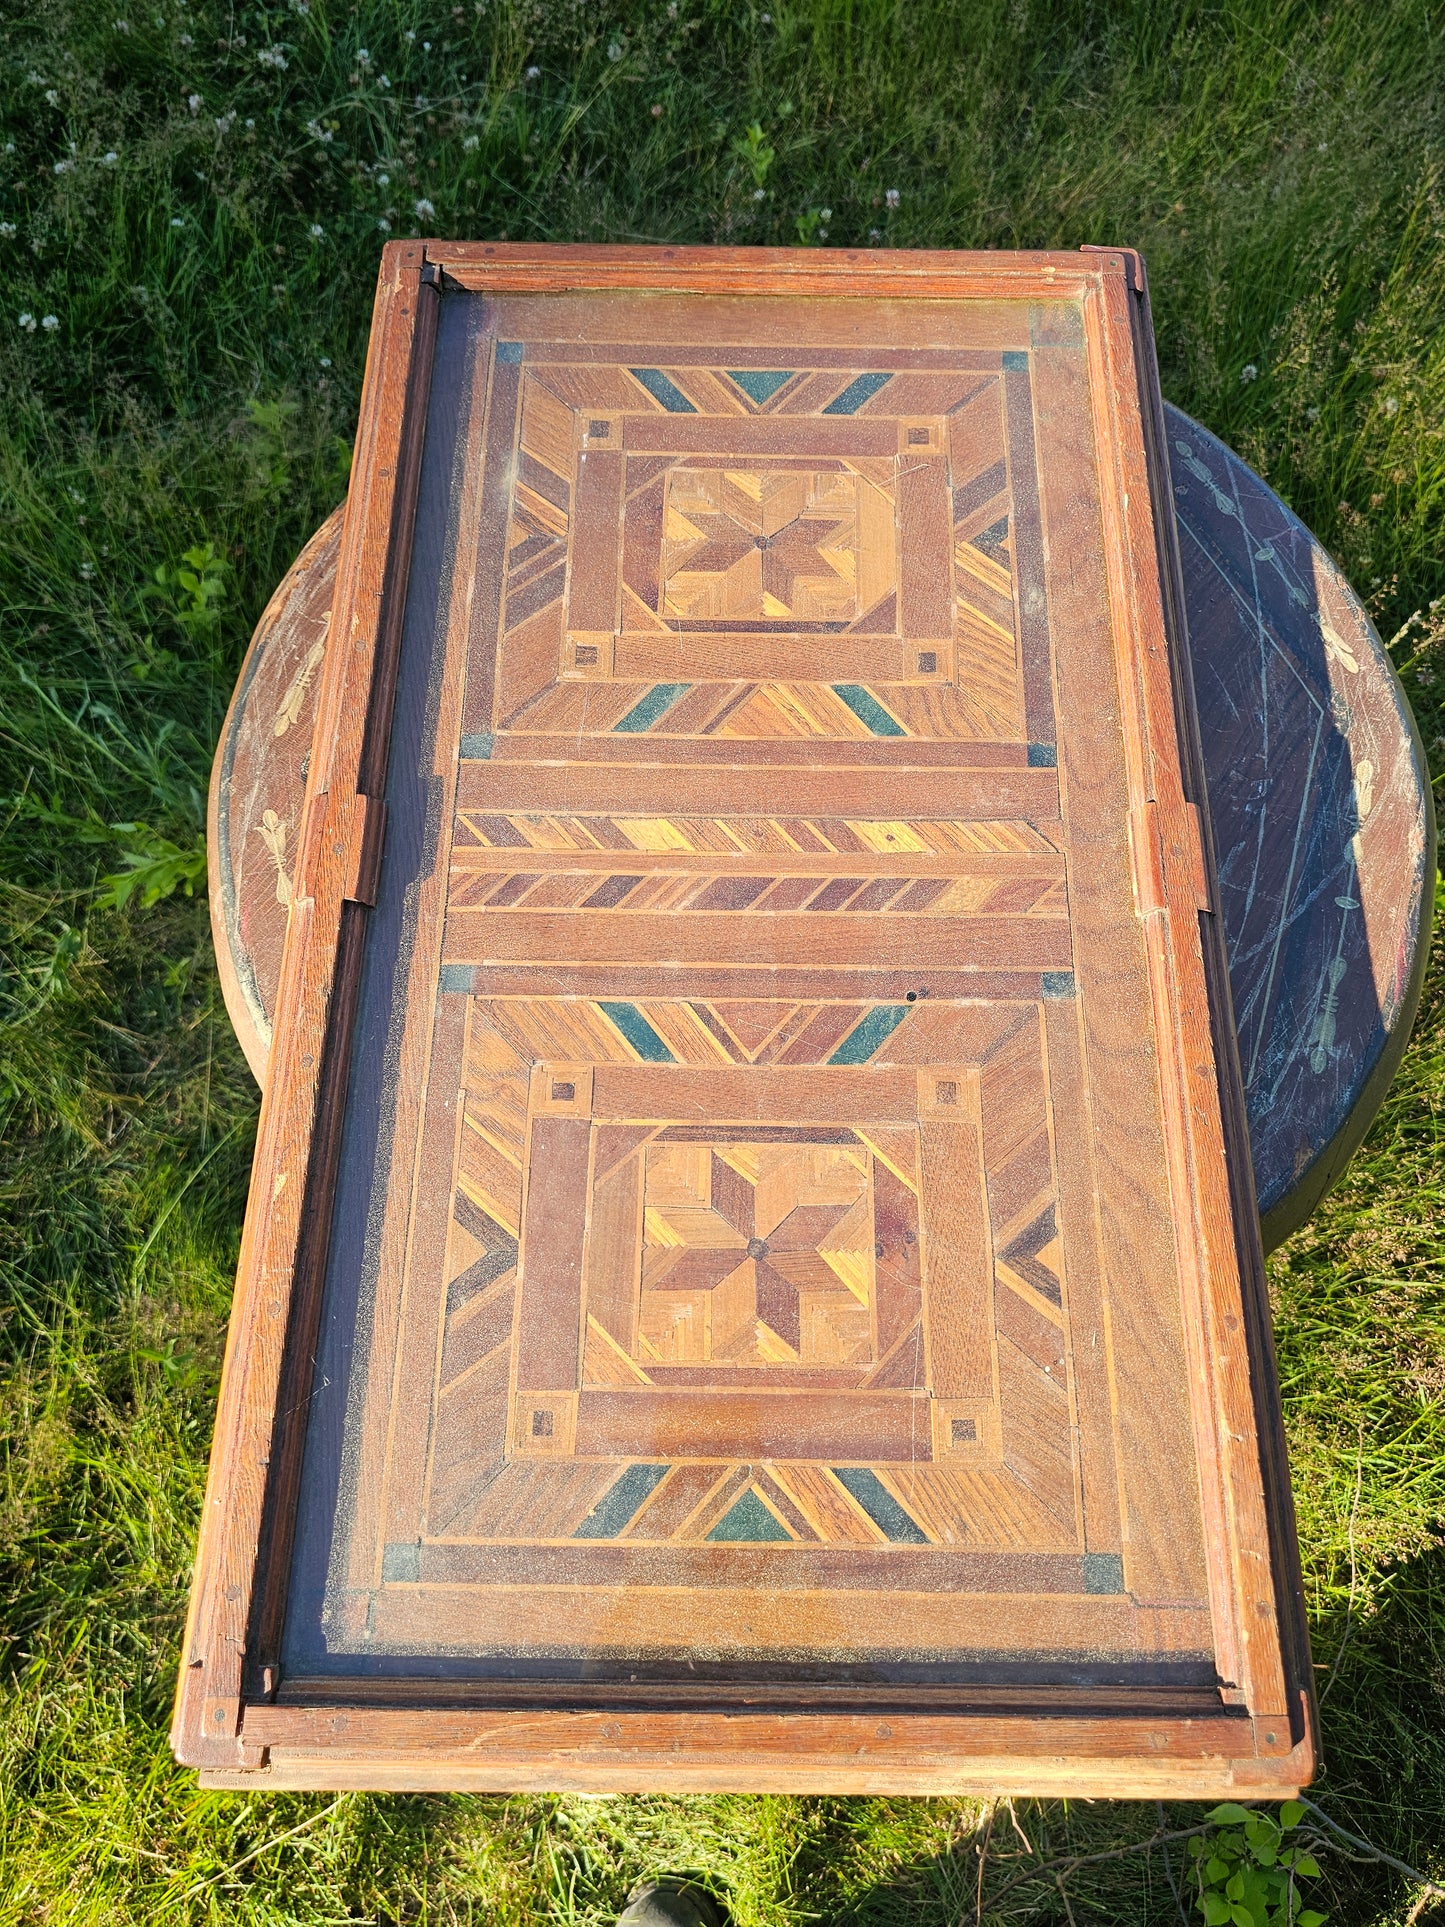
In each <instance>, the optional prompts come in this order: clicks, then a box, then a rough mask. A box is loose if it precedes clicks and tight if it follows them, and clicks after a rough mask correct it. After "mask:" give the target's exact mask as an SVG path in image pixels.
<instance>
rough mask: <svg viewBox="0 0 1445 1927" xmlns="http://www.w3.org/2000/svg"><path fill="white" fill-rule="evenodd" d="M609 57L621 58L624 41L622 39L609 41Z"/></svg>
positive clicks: (610, 58)
mask: <svg viewBox="0 0 1445 1927" xmlns="http://www.w3.org/2000/svg"><path fill="white" fill-rule="evenodd" d="M607 58H608V59H609V60H621V58H622V43H621V41H620V40H610V41H609V42H608V43H607Z"/></svg>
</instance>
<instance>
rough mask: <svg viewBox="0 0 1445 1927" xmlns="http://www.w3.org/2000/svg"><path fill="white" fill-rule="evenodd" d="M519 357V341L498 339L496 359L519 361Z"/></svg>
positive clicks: (520, 357)
mask: <svg viewBox="0 0 1445 1927" xmlns="http://www.w3.org/2000/svg"><path fill="white" fill-rule="evenodd" d="M521 359H522V344H521V342H520V341H499V342H498V343H497V360H498V361H520V360H521Z"/></svg>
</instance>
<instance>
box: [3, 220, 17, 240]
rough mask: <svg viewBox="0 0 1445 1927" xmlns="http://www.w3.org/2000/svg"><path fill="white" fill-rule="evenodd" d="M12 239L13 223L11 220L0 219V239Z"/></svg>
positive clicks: (13, 236) (13, 232)
mask: <svg viewBox="0 0 1445 1927" xmlns="http://www.w3.org/2000/svg"><path fill="white" fill-rule="evenodd" d="M14 239H15V223H14V222H13V221H0V241H13V240H14Z"/></svg>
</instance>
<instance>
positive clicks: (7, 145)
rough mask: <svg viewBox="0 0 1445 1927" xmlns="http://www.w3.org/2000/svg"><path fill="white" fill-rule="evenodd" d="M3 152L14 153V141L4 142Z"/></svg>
mask: <svg viewBox="0 0 1445 1927" xmlns="http://www.w3.org/2000/svg"><path fill="white" fill-rule="evenodd" d="M5 152H6V153H7V154H13V153H14V152H15V143H14V141H6V143H5Z"/></svg>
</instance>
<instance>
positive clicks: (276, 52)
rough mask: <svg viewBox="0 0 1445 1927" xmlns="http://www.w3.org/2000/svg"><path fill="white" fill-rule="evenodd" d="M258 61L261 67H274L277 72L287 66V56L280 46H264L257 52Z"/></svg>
mask: <svg viewBox="0 0 1445 1927" xmlns="http://www.w3.org/2000/svg"><path fill="white" fill-rule="evenodd" d="M256 63H257V65H258V66H261V67H274V68H275V70H276V71H277V73H281V72H282V71H284V69H285V67H286V56H285V54H283V53H282V51H281V49H280V48H279V47H262V48H260V49H259V51H258V52H257V55H256Z"/></svg>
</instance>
